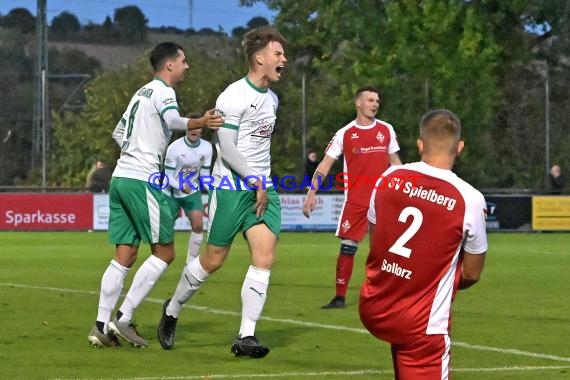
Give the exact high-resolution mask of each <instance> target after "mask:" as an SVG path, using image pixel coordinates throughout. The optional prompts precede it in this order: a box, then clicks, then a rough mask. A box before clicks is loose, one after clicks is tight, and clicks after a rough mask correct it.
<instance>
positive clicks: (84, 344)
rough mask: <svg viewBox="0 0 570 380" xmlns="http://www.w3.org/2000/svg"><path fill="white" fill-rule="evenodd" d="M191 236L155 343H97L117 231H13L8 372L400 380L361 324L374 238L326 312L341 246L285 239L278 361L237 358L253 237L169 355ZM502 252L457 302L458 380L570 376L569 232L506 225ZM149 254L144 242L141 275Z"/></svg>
mask: <svg viewBox="0 0 570 380" xmlns="http://www.w3.org/2000/svg"><path fill="white" fill-rule="evenodd" d="M186 241H187V233H186V232H177V234H176V244H177V247H178V249H177V251H178V258H177V260H175V262H174V263H173V264H172V265H171V267H170V268H169V269H168V271H167V272H166V274H165V275H164V276H163V277H162V278H161V280H160V281H159V283H158V284H157V285H156V287H155V289H154V290H153V291H152V292H151V294H150V295H149V298H148V299H147V301H145V302H144V303H143V304H142V306H141V307H140V308H139V309H138V310H137V312H136V315H135V318H136V322H137V323H138V324H139V331H140V332H141V334H142V335H143V336H144V337H145V338H147V340H148V341H149V344H150V346H149V347H148V348H146V349H135V348H132V347H130V346H128V345H126V344H124V345H123V346H122V347H120V348H116V349H95V348H92V347H91V346H90V345H89V343H88V341H87V334H88V333H89V330H90V329H91V327H92V326H93V323H94V319H95V317H96V313H97V302H98V294H99V283H100V281H101V275H102V273H103V271H104V270H105V268H106V267H107V265H108V262H109V260H110V258H111V256H112V253H113V247H112V246H111V245H109V244H108V243H107V235H106V233H102V232H99V233H87V232H74V233H66V232H43V233H40V232H38V233H34V232H25V233H23V232H22V233H16V232H2V233H0V322H1V324H0V329H1V330H0V331H1V332H0V379H64V378H66V379H67V378H74V379H78V378H81V379H145V380H149V379H204V380H210V379H287V380H290V379H329V380H330V379H349V380H350V379H355V380H361V379H392V377H393V374H392V366H391V359H390V354H389V348H388V345H387V344H385V343H383V342H380V341H378V340H376V339H375V338H373V337H372V336H371V335H369V334H368V333H367V332H366V331H365V330H364V329H363V327H362V325H361V323H360V320H359V318H358V310H357V307H356V303H357V296H358V290H359V287H360V284H361V283H362V280H363V272H364V261H365V258H366V255H367V249H366V248H367V245H368V243H367V242H363V243H362V244H361V248H360V250H359V252H358V254H357V258H356V263H355V270H354V275H353V278H352V281H351V284H350V285H351V286H350V291H349V293H348V299H347V301H348V307H347V308H346V309H343V310H321V309H320V306H321V305H322V304H324V303H326V302H328V301H329V300H330V298H331V297H332V296H333V295H334V294H333V293H334V268H335V265H336V255H337V250H338V245H339V242H338V239H337V238H335V237H334V235H333V234H332V233H284V234H283V235H282V238H281V241H280V243H279V245H278V256H277V261H276V263H275V266H274V269H273V271H272V276H271V285H270V287H269V292H268V298H267V303H266V305H265V310H264V313H263V319H262V320H261V321H260V322H259V323H258V325H257V330H256V335H257V336H258V337H259V339H260V340H261V341H262V342H263V343H264V344H266V345H268V346H270V347H271V349H272V350H271V352H270V354H269V355H268V356H267V357H266V358H264V359H261V360H256V359H250V358H235V357H234V356H233V355H232V354H231V353H230V345H231V343H232V340H233V339H234V337H235V335H236V334H237V330H238V329H239V323H240V317H239V314H240V304H241V301H240V291H241V284H242V281H243V277H244V274H245V272H246V270H247V266H248V263H249V255H248V252H247V248H246V244H245V243H244V241H243V239H242V238H241V237H240V238H238V239H236V242H235V244H234V248H233V250H232V252H231V254H230V256H229V258H228V260H227V262H226V264H225V266H224V267H223V268H222V269H221V270H220V271H218V272H217V273H216V274H214V275H213V276H212V277H211V278H210V279H209V280H208V282H207V283H206V284H205V285H204V287H203V288H202V289H201V291H200V292H199V293H198V294H197V295H196V296H195V297H194V298H193V299H192V301H191V302H190V303H189V305H188V307H186V308H185V310H184V311H183V313H182V314H181V318H180V321H179V323H178V330H177V336H176V345H175V348H174V349H173V350H172V351H164V350H162V349H161V347H160V344H159V343H158V341H157V339H156V324H157V323H158V320H159V318H160V313H161V304H162V301H163V300H164V299H166V298H169V296H170V295H171V293H172V291H173V290H174V288H175V286H176V283H177V281H178V277H179V275H180V271H181V268H182V265H183V263H184V257H185V255H186V253H185V251H186ZM489 247H490V249H489V253H488V256H487V263H486V267H485V271H484V273H483V276H482V280H481V282H480V283H479V284H477V285H475V286H474V287H473V288H471V289H468V290H466V291H463V292H459V294H458V297H457V299H456V302H455V304H454V318H453V330H452V342H453V345H452V368H453V378H454V379H549V380H557V379H569V378H570V343H569V341H570V296H569V290H570V285H569V283H570V277H569V271H570V234H562V233H543V234H518V233H502V234H500V233H494V234H490V235H489ZM148 254H149V248H148V247H146V246H145V247H141V250H140V252H139V259H138V260H137V264H136V265H135V267H134V269H136V268H137V267H138V264H140V263H141V262H142V261H143V260H144V259H145V258H146V257H147V256H148ZM133 273H134V270H132V271H131V273H130V274H129V277H128V279H127V282H126V284H125V285H126V286H125V289H126V288H127V286H128V285H129V284H130V282H131V280H132V276H133ZM119 302H121V301H119Z"/></svg>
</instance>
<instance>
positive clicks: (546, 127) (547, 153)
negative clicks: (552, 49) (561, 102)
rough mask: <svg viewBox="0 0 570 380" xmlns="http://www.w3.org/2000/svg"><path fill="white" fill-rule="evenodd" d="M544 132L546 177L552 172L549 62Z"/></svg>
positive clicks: (545, 83)
mask: <svg viewBox="0 0 570 380" xmlns="http://www.w3.org/2000/svg"><path fill="white" fill-rule="evenodd" d="M544 134H545V153H544V156H545V159H546V178H548V174H549V173H550V81H549V79H548V62H547V63H546V74H545V80H544Z"/></svg>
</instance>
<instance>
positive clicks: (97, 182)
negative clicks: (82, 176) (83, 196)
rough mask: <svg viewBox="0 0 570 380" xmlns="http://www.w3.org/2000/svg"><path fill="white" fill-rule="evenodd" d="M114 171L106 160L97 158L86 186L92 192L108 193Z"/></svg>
mask: <svg viewBox="0 0 570 380" xmlns="http://www.w3.org/2000/svg"><path fill="white" fill-rule="evenodd" d="M112 174H113V171H112V170H111V168H110V167H109V166H108V165H107V163H106V162H104V161H101V160H97V161H95V163H94V164H93V167H92V168H91V170H89V173H88V174H87V181H86V182H85V188H86V189H87V190H89V191H90V192H92V193H108V192H109V182H110V181H111V175H112Z"/></svg>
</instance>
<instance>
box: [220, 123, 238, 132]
mask: <svg viewBox="0 0 570 380" xmlns="http://www.w3.org/2000/svg"><path fill="white" fill-rule="evenodd" d="M222 128H228V129H233V130H234V131H237V130H239V126H237V125H233V124H227V123H224V125H222Z"/></svg>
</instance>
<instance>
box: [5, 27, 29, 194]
mask: <svg viewBox="0 0 570 380" xmlns="http://www.w3.org/2000/svg"><path fill="white" fill-rule="evenodd" d="M0 41H2V48H1V49H0V67H2V73H1V74H0V76H1V77H2V80H0V102H1V104H2V107H1V108H0V173H2V175H1V176H0V185H15V184H21V180H22V179H24V177H25V176H26V173H27V172H28V171H29V168H30V159H29V157H30V153H31V146H32V138H31V132H30V126H31V125H32V114H33V113H32V109H31V105H32V103H33V91H34V82H33V74H32V73H33V70H34V61H33V58H32V57H30V56H29V55H28V54H27V52H26V50H25V47H26V44H27V41H28V38H27V36H25V35H23V34H22V32H21V31H20V30H18V29H0Z"/></svg>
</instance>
